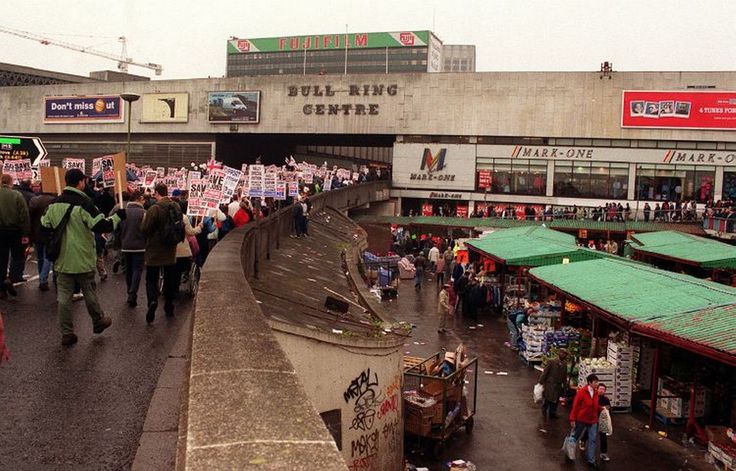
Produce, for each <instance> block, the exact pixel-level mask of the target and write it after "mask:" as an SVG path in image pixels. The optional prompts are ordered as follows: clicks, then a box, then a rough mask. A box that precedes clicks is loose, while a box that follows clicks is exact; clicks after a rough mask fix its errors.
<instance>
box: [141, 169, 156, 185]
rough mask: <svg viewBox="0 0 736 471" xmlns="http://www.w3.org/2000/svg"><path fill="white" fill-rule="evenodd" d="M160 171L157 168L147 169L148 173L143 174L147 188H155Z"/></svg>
mask: <svg viewBox="0 0 736 471" xmlns="http://www.w3.org/2000/svg"><path fill="white" fill-rule="evenodd" d="M157 177H158V173H157V172H156V171H155V170H146V174H145V175H144V176H143V186H144V187H146V188H153V186H154V185H155V184H156V178H157Z"/></svg>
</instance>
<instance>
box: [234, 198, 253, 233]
mask: <svg viewBox="0 0 736 471" xmlns="http://www.w3.org/2000/svg"><path fill="white" fill-rule="evenodd" d="M251 219H253V212H252V210H250V202H249V201H248V199H247V198H243V199H242V200H240V209H238V210H237V211H236V212H235V214H234V215H233V223H234V224H235V227H241V226H245V225H246V224H248V223H249V222H250V221H251Z"/></svg>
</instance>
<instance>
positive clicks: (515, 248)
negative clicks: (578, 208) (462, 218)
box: [465, 226, 602, 267]
mask: <svg viewBox="0 0 736 471" xmlns="http://www.w3.org/2000/svg"><path fill="white" fill-rule="evenodd" d="M465 245H466V246H468V250H472V251H475V252H478V253H480V254H482V255H485V256H488V257H490V258H492V259H494V260H496V261H498V262H501V263H505V264H506V265H508V266H522V267H537V266H543V265H551V264H559V263H562V261H563V259H568V260H569V261H570V262H578V261H582V260H591V259H595V258H599V257H601V256H602V255H601V254H600V252H596V251H595V250H588V249H583V248H580V247H578V246H577V244H576V243H575V236H573V235H570V234H565V233H564V232H558V231H554V230H552V229H548V228H546V227H544V226H531V227H517V228H513V229H503V230H499V231H496V232H493V233H491V234H488V235H486V236H483V237H481V238H480V239H473V240H468V241H466V242H465Z"/></svg>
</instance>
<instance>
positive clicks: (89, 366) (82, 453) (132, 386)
mask: <svg viewBox="0 0 736 471" xmlns="http://www.w3.org/2000/svg"><path fill="white" fill-rule="evenodd" d="M108 269H109V265H108ZM35 270H36V265H35V264H34V263H33V262H29V264H28V266H27V267H26V273H29V274H31V275H36V273H35ZM97 290H98V294H99V297H100V303H101V305H102V308H103V310H105V312H106V314H107V315H109V316H111V317H112V318H113V324H112V326H111V327H110V328H109V329H107V330H106V331H105V332H103V333H102V334H100V335H93V334H92V322H91V320H90V317H89V315H88V314H87V311H86V308H85V306H84V302H83V301H80V302H77V303H75V305H74V311H73V312H74V320H75V329H76V334H77V336H78V337H79V342H78V343H77V344H76V345H74V346H72V347H62V346H61V343H60V342H61V334H60V333H59V326H58V321H57V315H56V298H55V297H56V295H55V292H54V290H53V289H52V290H51V291H48V292H41V291H39V290H38V281H37V280H33V279H32V281H29V282H28V283H26V285H25V286H20V287H18V291H19V296H18V297H17V298H15V299H13V298H11V299H10V300H8V301H0V309H1V310H2V312H3V317H4V319H5V332H6V336H7V339H6V340H7V343H8V347H9V348H10V352H11V355H12V358H11V360H10V362H9V363H7V364H5V363H4V364H3V365H0V469H8V470H42V469H43V470H47V469H52V470H56V469H59V470H67V469H68V470H87V469H90V470H98V469H128V468H129V467H130V465H131V463H132V461H133V458H134V457H135V453H136V450H137V448H138V442H139V439H140V436H141V432H142V429H143V423H144V420H145V417H146V412H147V411H148V407H149V403H150V402H151V397H152V394H153V391H154V388H155V386H156V382H157V380H158V378H159V375H160V374H161V371H162V369H163V367H164V362H165V361H166V359H167V357H168V353H169V351H170V350H171V347H172V346H173V344H174V342H175V341H176V337H177V333H178V332H179V328H180V327H181V326H182V325H183V324H184V321H185V319H186V318H187V317H188V316H189V314H190V311H191V301H189V300H187V299H186V297H184V296H182V297H181V298H180V299H179V300H178V302H177V305H176V316H175V317H174V318H173V319H168V318H166V317H165V316H164V313H163V310H162V309H161V308H159V312H158V313H157V316H156V320H155V322H154V323H153V324H151V325H147V324H146V321H145V313H146V309H145V307H144V305H145V302H144V301H143V300H144V299H145V287H144V286H143V283H142V286H141V290H140V291H139V293H138V299H139V305H138V307H137V308H129V307H128V306H127V305H126V304H125V300H126V296H125V279H124V275H123V274H122V273H119V274H112V273H110V276H109V278H108V280H107V281H105V282H102V283H98V287H97Z"/></svg>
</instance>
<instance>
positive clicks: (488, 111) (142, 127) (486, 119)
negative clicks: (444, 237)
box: [0, 72, 736, 141]
mask: <svg viewBox="0 0 736 471" xmlns="http://www.w3.org/2000/svg"><path fill="white" fill-rule="evenodd" d="M612 77H613V78H612V79H611V80H608V79H600V78H599V73H597V72H587V73H586V72H569V73H568V72H486V73H436V74H390V75H384V74H380V75H353V76H351V75H348V76H342V75H325V76H314V75H311V76H306V77H305V76H299V75H295V76H271V77H239V78H230V79H220V78H218V79H197V80H173V81H165V80H164V81H151V82H128V83H92V84H73V85H51V86H41V87H8V88H0V104H1V105H2V106H1V107H0V110H2V111H0V129H2V131H3V132H4V133H12V134H34V135H36V134H41V135H45V134H56V133H124V132H125V131H126V125H125V124H124V123H117V124H73V125H70V124H53V125H51V124H43V104H44V102H43V97H44V95H75V94H80V95H91V94H97V93H108V94H109V93H114V94H117V93H123V92H134V93H139V94H143V93H157V92H162V93H163V92H188V93H189V122H188V123H171V124H169V123H146V124H144V123H140V122H139V121H140V109H141V106H140V103H136V104H134V105H133V122H132V131H133V132H134V133H230V132H234V133H322V134H341V133H345V134H389V135H391V134H398V135H412V134H430V135H469V136H473V135H487V136H530V137H534V136H538V137H597V138H622V139H660V140H684V141H699V140H704V141H724V140H725V141H733V140H734V135H733V133H732V132H724V131H700V130H668V129H623V128H621V126H620V119H621V99H622V93H621V92H622V90H625V89H644V90H679V89H684V88H686V87H687V86H688V85H708V86H710V85H713V86H715V87H716V88H717V89H720V90H735V89H736V72H614V73H613V76H612ZM363 84H366V85H371V86H372V85H378V86H381V85H383V86H384V90H383V94H382V95H380V96H373V95H372V91H371V89H370V88H369V95H368V96H362V95H361V96H350V93H349V91H350V86H351V85H353V86H358V87H359V88H358V90H359V91H360V92H361V94H362V92H363V88H362V85H363ZM328 85H329V86H330V87H331V91H332V92H334V96H324V95H322V96H319V94H320V93H322V94H324V93H325V91H326V89H325V87H326V86H328ZM389 85H396V93H395V94H392V95H389V94H388V93H387V91H386V88H387V87H388V86H389ZM290 86H296V87H301V86H318V87H320V88H318V89H317V90H315V89H314V88H311V89H309V90H308V96H302V95H301V89H300V88H297V94H296V96H290V95H289V90H290V89H289V87H290ZM218 90H220V91H226V90H260V91H261V112H260V116H261V122H260V124H254V125H245V124H240V125H238V126H237V127H236V128H233V129H231V128H230V126H229V125H227V124H210V123H208V122H207V118H208V116H207V92H208V91H218ZM320 104H323V105H327V104H339V105H343V104H350V105H352V106H353V109H352V110H351V111H350V112H349V114H347V115H345V114H342V111H341V112H340V114H337V115H328V114H324V115H318V114H315V112H316V105H320ZM357 104H361V105H364V106H365V107H366V111H365V112H366V113H367V112H368V109H369V106H370V105H377V106H378V107H377V108H375V109H374V112H375V113H377V114H373V115H370V114H365V115H356V114H355V105H357ZM305 105H311V110H312V112H311V114H305V112H304V106H305Z"/></svg>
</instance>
